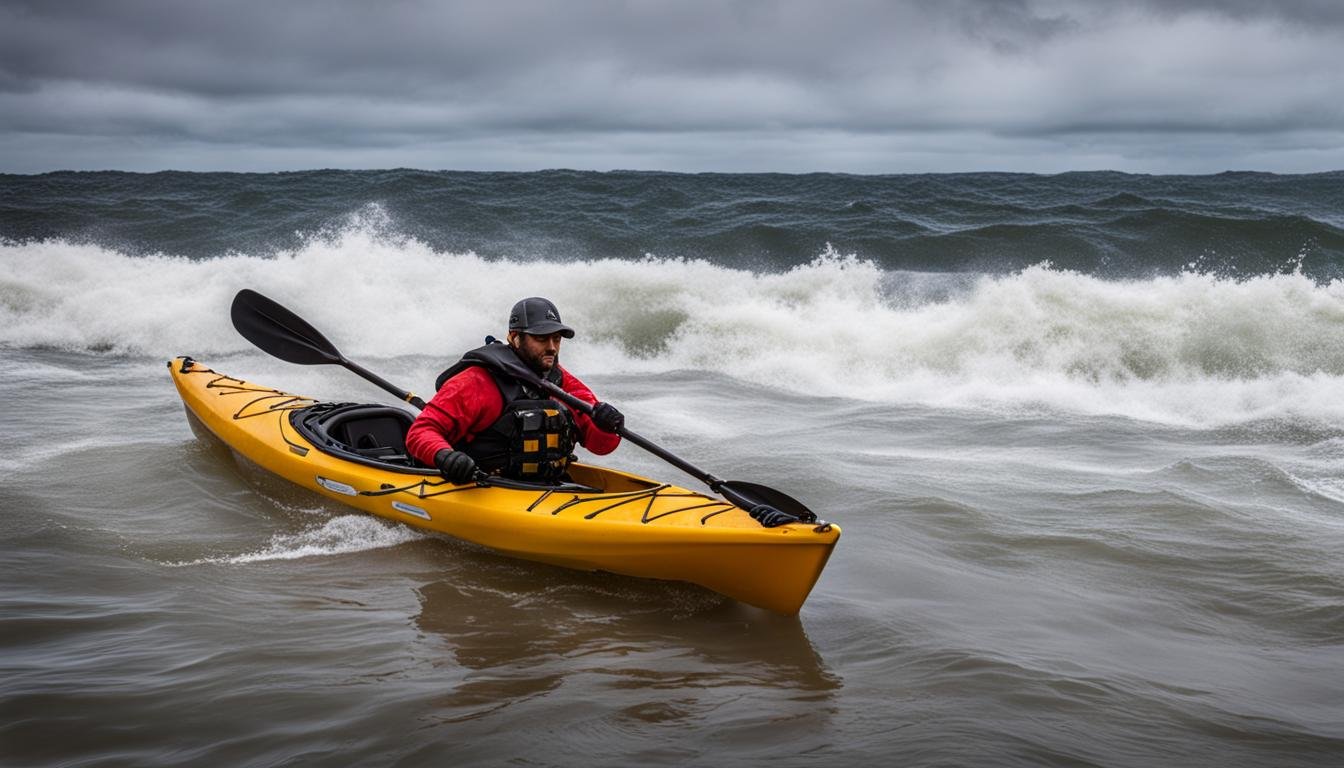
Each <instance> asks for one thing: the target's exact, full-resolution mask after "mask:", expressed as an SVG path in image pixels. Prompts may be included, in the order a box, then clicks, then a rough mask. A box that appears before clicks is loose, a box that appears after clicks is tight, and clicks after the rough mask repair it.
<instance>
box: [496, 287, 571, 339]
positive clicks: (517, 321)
mask: <svg viewBox="0 0 1344 768" xmlns="http://www.w3.org/2000/svg"><path fill="white" fill-rule="evenodd" d="M509 330H510V331H522V332H523V333H530V334H532V335H533V336H550V335H551V334H552V333H557V332H558V333H559V334H560V335H561V336H564V337H565V338H566V339H572V338H574V329H573V328H570V327H569V326H568V325H565V324H564V323H562V322H560V310H558V309H556V308H555V304H553V303H551V300H550V299H543V298H541V297H540V296H533V297H531V298H528V299H523V300H522V301H520V302H518V303H517V304H514V305H513V311H512V312H510V313H509Z"/></svg>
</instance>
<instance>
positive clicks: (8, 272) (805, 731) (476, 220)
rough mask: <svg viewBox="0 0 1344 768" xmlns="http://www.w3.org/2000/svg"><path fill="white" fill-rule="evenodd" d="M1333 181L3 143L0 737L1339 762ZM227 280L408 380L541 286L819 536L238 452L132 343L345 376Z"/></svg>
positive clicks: (652, 402)
mask: <svg viewBox="0 0 1344 768" xmlns="http://www.w3.org/2000/svg"><path fill="white" fill-rule="evenodd" d="M1342 210H1344V174H1337V173H1336V174H1319V175H1311V176H1273V175H1265V174H1224V175H1220V176H1208V177H1162V176H1156V177H1153V176H1128V175H1122V174H1110V173H1094V174H1065V175H1062V176H1030V175H1006V174H964V175H950V176H943V175H932V176H927V175H926V176H890V177H864V176H836V175H807V176H786V175H714V174H710V175H676V174H648V173H606V174H603V173H582V172H568V171H556V172H547V173H535V174H467V173H430V172H422V171H414V170H396V171H385V172H339V171H323V172H305V173H289V174H271V175H248V174H179V173H168V174H149V175H137V174H121V173H94V174H82V173H81V174H49V175H43V176H0V393H3V403H4V406H5V407H4V408H3V409H0V437H2V438H3V443H2V444H3V446H4V448H3V450H2V451H0V473H3V478H4V479H3V482H0V566H2V567H3V570H2V571H0V572H2V573H3V577H2V578H0V608H2V610H0V702H2V704H0V706H3V707H4V712H5V717H4V718H3V721H2V722H0V755H3V760H0V762H3V763H5V764H13V765H47V764H51V765H136V766H145V765H180V764H186V763H193V764H211V765H276V764H291V763H292V764H305V765H355V764H359V765H431V764H433V765H443V764H451V765H496V764H521V765H578V764H582V765H610V766H625V765H630V764H634V763H644V764H651V765H757V764H766V763H769V764H772V765H808V766H811V765H873V764H901V765H1024V766H1025V765H1098V766H1148V765H1161V764H1175V763H1180V764H1187V765H1210V766H1214V765H1218V766H1222V765H1276V766H1279V765H1303V766H1308V765H1309V766H1318V765H1331V764H1335V763H1338V762H1340V761H1341V760H1344V725H1342V724H1344V565H1342V564H1341V559H1340V556H1339V554H1340V552H1341V550H1342V549H1344V274H1342V273H1341V271H1340V268H1341V266H1344V216H1341V213H1340V212H1341V211H1342ZM241 288H252V289H254V290H258V291H260V292H262V293H264V294H266V295H268V296H270V297H271V298H274V299H276V300H277V301H279V302H280V303H282V304H284V305H285V306H287V307H289V308H291V309H293V310H294V311H295V312H297V313H298V314H300V315H301V316H303V317H304V318H305V319H307V320H308V321H309V322H310V323H312V324H313V325H314V326H315V327H317V328H318V329H320V330H321V331H322V332H323V333H324V334H325V335H326V336H327V337H328V338H329V339H330V340H331V341H332V342H333V343H334V344H336V345H337V346H338V347H339V348H340V349H341V351H342V352H343V353H345V355H346V356H347V357H349V358H350V359H352V360H355V361H357V362H359V363H360V364H361V365H364V366H365V367H367V368H369V369H372V370H374V371H375V372H377V373H379V374H380V375H382V376H383V377H384V378H387V379H389V380H391V381H392V382H394V383H396V384H398V385H400V386H403V387H405V388H408V389H411V390H415V391H419V392H420V393H422V394H428V393H427V389H428V388H429V387H431V386H432V381H433V379H434V377H435V375H437V373H438V372H439V371H440V370H442V369H443V368H444V367H445V366H446V365H447V364H449V363H451V362H453V361H455V360H456V358H457V356H458V355H459V354H460V353H461V352H462V351H464V350H465V349H468V348H470V347H472V346H476V345H478V344H480V343H481V341H482V339H483V338H484V336H485V335H486V334H495V335H499V334H501V333H502V331H503V330H504V327H505V324H506V319H507V318H506V314H507V311H508V308H509V307H510V306H511V305H512V304H513V302H514V301H516V300H517V299H519V298H521V297H523V296H529V295H542V296H547V297H549V298H551V299H552V300H554V301H555V302H556V304H557V305H558V306H559V307H560V309H561V312H562V313H563V316H564V318H565V321H566V323H568V324H569V325H571V326H573V327H574V328H575V329H576V330H577V331H578V335H577V336H576V338H574V339H573V340H567V341H566V342H565V344H564V346H563V348H562V353H561V356H562V359H563V361H564V364H565V365H566V367H567V368H569V369H570V370H572V371H573V372H575V373H576V374H578V375H579V376H580V377H582V378H583V379H584V380H585V381H586V382H587V383H588V384H589V385H590V386H591V387H592V388H593V389H594V390H595V391H597V392H598V394H599V396H600V397H602V398H603V399H606V400H609V401H611V402H613V403H616V404H617V405H618V406H619V407H620V408H621V409H622V410H623V411H624V413H625V414H626V416H627V420H628V423H629V424H630V426H631V427H632V428H633V429H635V430H636V431H638V432H640V433H641V434H643V435H645V436H647V437H649V438H650V439H652V440H654V441H655V442H657V443H658V444H660V445H663V446H665V447H667V448H668V449H670V450H672V451H673V452H675V453H677V454H678V455H681V456H683V457H685V458H687V459H689V460H691V461H692V462H694V463H695V464H697V465H699V466H701V467H704V468H706V469H708V470H710V471H711V472H713V473H715V474H717V475H719V476H720V477H725V478H731V479H739V480H746V481H750V482H756V483H763V484H766V485H769V486H771V487H775V488H779V489H781V490H784V491H786V492H788V493H790V494H791V495H794V496H796V497H798V498H799V499H801V500H803V501H804V502H805V503H807V504H808V505H809V506H811V507H812V508H813V509H815V510H816V511H818V512H819V513H820V514H821V515H822V516H823V517H825V518H826V519H829V520H833V521H835V522H837V523H839V524H840V525H841V526H843V528H844V535H843V536H842V538H841V540H840V543H839V545H838V546H837V548H836V550H835V553H834V555H833V557H832V558H831V561H830V563H829V564H828V566H827V568H826V571H825V572H824V574H823V575H822V577H821V580H820V581H819V582H818V584H817V586H816V588H815V590H814V591H813V593H812V595H811V597H810V598H809V600H808V602H807V603H806V604H805V605H804V606H803V609H802V612H801V614H800V615H799V616H797V617H787V618H786V617H780V616H775V615H772V614H769V613H767V612H764V611H761V610H758V609H755V608H751V607H748V606H743V605H740V604H737V603H734V602H732V601H730V600H728V599H726V598H723V597H720V596H718V595H715V594H713V593H710V592H707V591H705V590H703V589H700V588H697V587H693V586H689V585H684V584H675V583H660V582H653V581H646V580H638V579H631V578H625V577H616V576H611V575H608V574H589V573H579V572H574V571H569V570H563V569H558V568H552V567H548V566H542V565H536V564H531V563H526V562H520V561H517V560H513V559H509V558H507V557H503V556H501V555H498V554H495V553H493V552H490V551H488V550H485V549H482V548H480V547H477V546H474V545H471V544H467V543H463V542H459V541H455V540H452V539H448V538H445V537H439V536H431V535H426V534H424V533H420V532H417V531H415V530H413V529H411V528H408V527H404V526H400V525H396V524H392V523H389V522H385V521H382V520H380V519H376V518H373V517H369V516H366V515H362V514H359V513H356V512H354V511H353V510H351V509H348V508H345V507H342V506H340V505H339V504H336V503H334V502H331V501H328V500H326V499H323V498H321V497H318V496H317V495H315V494H313V493H310V492H307V491H304V490H302V489H299V488H297V487H294V486H291V485H289V484H287V483H285V482H284V481H281V480H278V479H276V478H273V477H269V476H266V475H264V474H259V473H258V472H257V471H255V470H254V469H253V468H251V467H249V466H248V465H247V464H246V463H244V462H239V461H238V460H236V459H235V457H234V456H233V455H232V454H231V453H230V452H229V451H228V450H227V449H226V448H224V447H222V446H220V445H218V444H216V443H213V442H210V441H202V440H198V439H197V438H196V437H195V436H194V435H193V433H192V432H191V430H190V428H189V426H188V424H187V422H186V418H185V416H184V414H183V411H182V407H181V404H180V401H179V400H178V397H177V395H176V393H175V391H174V389H173V387H172V385H171V382H170V381H169V378H168V373H167V370H166V367H165V363H166V361H167V360H169V359H170V358H172V357H174V356H176V355H182V354H187V355H192V356H193V357H195V358H197V359H198V360H201V361H203V362H205V363H206V364H208V365H210V366H211V367H213V368H215V369H216V370H219V371H222V372H226V373H229V374H230V375H234V376H238V377H241V378H245V379H248V380H251V381H256V382H261V383H264V384H267V385H272V386H276V387H280V388H283V389H286V390H289V391H295V392H301V393H304V394H309V395H313V396H317V397H323V398H331V399H342V400H367V401H369V402H390V398H389V397H388V396H387V395H385V394H384V393H382V392H381V391H379V390H377V389H375V388H373V387H372V386H371V385H369V384H367V383H366V382H364V381H363V380H361V379H359V378H357V377H355V376H354V375H352V374H350V373H348V372H346V371H344V370H343V369H340V368H336V367H326V366H322V367H311V368H307V367H300V366H294V365H290V364H286V363H283V362H281V361H278V360H275V359H273V358H269V357H267V356H265V355H264V354H262V353H260V352H259V351H257V350H255V349H253V348H251V347H250V346H249V345H248V343H247V342H246V341H245V340H243V339H242V338H241V337H240V336H239V335H238V334H237V333H236V332H235V331H234V330H233V328H232V327H231V325H230V323H229V319H228V308H229V303H230V301H231V300H232V297H233V295H234V293H236V292H237V291H238V290H239V289H241ZM584 458H586V459H590V460H591V459H592V458H593V457H591V456H587V455H584ZM601 462H602V463H604V464H608V465H611V466H615V467H618V468H621V469H625V470H629V471H633V472H637V473H640V474H644V475H650V476H654V477H658V478H662V479H666V480H669V481H671V482H677V483H680V484H684V485H687V486H688V487H698V485H697V482H696V481H695V480H694V479H693V478H690V477H687V476H685V475H683V474H681V473H680V472H679V471H678V470H675V469H674V468H672V467H670V466H668V465H666V464H664V463H662V462H661V461H660V460H658V459H657V458H655V457H653V456H651V455H649V454H646V453H643V452H641V451H640V450H639V449H638V448H637V447H635V446H632V445H626V446H622V447H621V448H620V449H619V450H618V451H616V452H615V453H614V454H612V455H610V456H607V457H602V459H601Z"/></svg>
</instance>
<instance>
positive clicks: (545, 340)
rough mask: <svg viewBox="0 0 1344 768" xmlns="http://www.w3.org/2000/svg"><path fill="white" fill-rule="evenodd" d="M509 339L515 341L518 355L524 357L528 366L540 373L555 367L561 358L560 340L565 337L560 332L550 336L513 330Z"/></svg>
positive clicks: (514, 345) (514, 346)
mask: <svg viewBox="0 0 1344 768" xmlns="http://www.w3.org/2000/svg"><path fill="white" fill-rule="evenodd" d="M509 336H510V338H509V341H511V342H513V348H514V349H516V350H518V356H519V357H521V358H523V361H524V362H526V363H527V365H528V367H530V368H531V369H532V370H534V371H536V372H537V373H540V374H545V373H546V372H547V371H549V370H551V369H552V368H554V367H555V364H556V363H557V362H558V361H559V360H560V340H561V339H563V338H564V336H561V335H560V334H559V333H552V334H551V335H549V336H533V335H532V334H530V333H520V332H517V331H515V332H513V333H511V334H509Z"/></svg>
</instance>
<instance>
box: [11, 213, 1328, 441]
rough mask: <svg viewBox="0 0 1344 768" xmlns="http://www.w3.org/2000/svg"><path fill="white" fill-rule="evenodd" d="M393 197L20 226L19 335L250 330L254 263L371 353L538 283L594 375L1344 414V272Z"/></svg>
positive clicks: (328, 329) (1074, 404) (16, 261)
mask: <svg viewBox="0 0 1344 768" xmlns="http://www.w3.org/2000/svg"><path fill="white" fill-rule="evenodd" d="M378 216H379V214H378V211H377V209H376V208H374V209H371V210H370V211H367V212H366V213H365V219H373V220H374V221H369V220H361V221H356V222H354V223H352V225H351V226H349V227H347V228H345V229H344V230H342V231H340V232H338V233H335V234H333V235H331V236H330V237H325V238H314V239H312V240H310V241H309V242H307V243H306V244H305V245H304V246H303V247H301V248H299V249H297V250H294V251H292V252H284V253H280V254H277V255H271V256H266V257H257V256H248V255H230V256H225V257H221V258H217V259H212V260H207V261H191V260H187V259H182V258H175V257H172V256H167V255H159V256H150V257H144V256H129V255H125V254H122V253H118V252H115V251H112V250H108V249H105V248H101V247H98V246H93V245H81V244H72V243H69V242H65V241H61V240H51V241H45V242H38V243H27V244H13V243H9V244H0V347H10V348H14V347H51V348H58V349H71V350H90V349H92V350H100V351H110V352H114V353H126V354H150V355H156V356H161V357H165V358H166V357H169V356H171V355H174V354H180V353H189V354H192V355H195V356H197V357H200V358H208V357H209V356H213V355H220V354H226V353H234V352H241V351H244V350H248V349H249V345H248V344H247V342H246V341H244V340H243V339H242V338H241V337H240V336H238V334H237V333H236V332H235V331H234V330H233V328H232V327H231V325H230V324H229V320H228V307H229V303H230V301H231V300H232V297H233V295H234V293H235V292H236V291H237V290H238V289H240V288H244V287H251V288H255V289H258V290H261V291H262V292H263V293H266V294H267V295H269V296H271V297H272V298H275V299H276V300H278V301H280V302H281V303H282V304H285V305H287V306H289V307H291V308H293V309H294V310H296V311H297V312H298V313H299V314H300V315H302V316H303V317H305V318H306V319H308V320H309V321H310V322H311V323H312V324H313V325H315V326H316V327H318V328H319V329H321V330H322V331H323V332H324V333H325V334H326V335H327V336H328V338H330V339H331V340H332V341H333V342H335V343H336V344H337V345H338V346H339V347H340V348H341V350H342V351H343V352H345V353H346V354H347V355H348V356H350V357H352V358H360V359H373V360H377V359H387V358H393V357H399V356H404V355H412V356H415V355H418V356H427V357H428V358H432V359H433V360H435V361H441V360H444V359H446V358H450V357H451V356H453V355H454V354H456V353H457V352H460V351H461V350H464V349H467V348H469V347H472V346H476V345H478V344H479V343H480V341H481V338H482V337H483V336H484V335H485V334H487V333H494V334H500V333H501V331H502V330H503V329H502V326H503V325H504V323H503V319H504V318H503V313H504V312H505V311H507V307H509V306H510V305H511V304H512V303H513V302H514V301H515V300H516V299H518V298H519V297H520V296H525V295H534V294H536V295H544V296H549V297H550V298H552V299H554V300H555V301H556V302H557V304H559V306H560V307H561V309H562V310H563V312H564V316H565V319H566V321H567V322H569V323H570V324H571V325H574V326H575V327H576V328H578V329H579V330H580V334H581V335H580V337H579V339H578V340H577V341H576V342H572V343H571V344H570V345H569V346H568V347H567V348H566V350H565V355H566V360H567V361H568V364H570V365H572V366H573V367H575V368H576V369H577V370H582V371H583V372H584V373H585V375H586V376H592V375H600V374H604V373H621V372H631V371H633V372H640V373H651V372H659V371H668V370H677V369H683V370H685V369H690V370H702V371H710V372H716V373H722V374H727V375H730V376H733V377H736V378H738V379H742V380H746V381H749V382H752V383H754V384H764V385H768V386H774V387H779V388H781V389H786V390H792V391H799V392H804V393H809V394H817V395H825V396H840V397H853V398H861V399H870V400H878V401H888V402H897V403H907V402H908V403H921V404H928V405H934V406H949V407H993V408H1013V409H1021V408H1029V409H1031V408H1051V409H1066V410H1070V411H1081V412H1084V413H1096V414H1120V415H1126V416H1131V417H1134V418H1139V419H1147V420H1153V421H1159V422H1165V423H1175V424H1182V425H1190V426H1210V425H1222V424H1228V423H1236V422H1241V421H1246V420H1253V419H1264V418H1271V419H1272V418H1290V419H1304V420H1306V421H1309V422H1313V423H1323V424H1327V425H1330V426H1344V398H1342V397H1341V394H1344V386H1342V385H1344V283H1340V282H1330V283H1325V284H1321V283H1317V282H1315V281H1313V280H1312V279H1310V278H1308V277H1305V276H1303V275H1301V274H1291V273H1290V274H1276V275H1265V276H1259V277H1254V278H1250V279H1241V280H1232V279H1226V278H1220V277H1218V276H1215V275H1210V274H1200V273H1185V274H1181V275H1176V276H1164V277H1155V278H1151V279H1145V280H1109V279H1103V278H1099V277H1094V276H1089V275H1084V274H1079V273H1075V272H1069V271H1063V270H1057V269H1053V268H1051V267H1050V266H1048V265H1039V266H1035V267H1032V268H1029V269H1026V270H1023V271H1020V272H1017V273H1013V274H1009V275H998V276H993V275H981V276H973V277H968V276H966V275H949V276H943V279H939V276H936V275H935V276H930V275H927V274H922V275H918V276H915V275H902V274H900V273H890V272H884V271H883V270H882V269H881V268H879V267H878V266H877V265H875V264H873V263H871V262H867V261H863V260H860V259H856V258H853V257H850V256H844V255H841V254H839V253H836V252H834V251H832V250H828V251H827V252H826V253H824V254H822V255H820V256H819V257H818V258H817V259H816V260H814V261H813V262H812V263H810V264H806V265H802V266H798V267H796V268H794V269H791V270H789V271H787V272H782V273H766V274H762V273H755V272H751V271H749V270H743V269H734V268H729V267H725V266H720V265H716V264H713V263H711V262H709V261H704V260H683V259H663V258H658V257H655V256H649V257H646V258H645V259H643V260H637V261H618V260H591V261H582V260H579V261H573V262H566V263H545V264H542V263H536V262H529V261H528V260H527V259H526V258H519V259H516V260H499V261H495V260H487V259H483V258H481V257H479V256H477V255H475V254H471V253H442V252H436V251H434V250H433V249H431V248H430V247H428V246H427V245H425V244H424V243H421V242H419V241H416V240H414V239H409V238H404V237H396V236H389V235H388V234H387V227H386V226H384V225H383V224H385V222H384V223H383V224H380V223H379V222H378V221H376V219H378ZM422 359H423V358H422ZM431 365H433V364H430V363H427V364H425V366H424V367H425V368H426V369H428V368H429V367H431Z"/></svg>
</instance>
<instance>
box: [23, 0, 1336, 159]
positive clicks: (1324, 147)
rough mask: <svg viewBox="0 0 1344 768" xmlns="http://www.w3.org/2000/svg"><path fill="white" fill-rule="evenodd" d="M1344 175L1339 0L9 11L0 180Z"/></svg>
mask: <svg viewBox="0 0 1344 768" xmlns="http://www.w3.org/2000/svg"><path fill="white" fill-rule="evenodd" d="M403 166H404V167H416V168H429V169H472V170H532V169H543V168H580V169H596V170H608V169H615V168H631V169H647V170H671V171H782V172H804V171H842V172H849V173H904V172H925V171H974V170H1009V171H1034V172H1043V173H1053V172H1058V171H1066V170H1092V169H1116V170H1123V171H1134V172H1147V173H1211V172H1218V171H1222V170H1229V169H1235V170H1243V169H1244V170H1265V171H1277V172H1310V171H1323V170H1336V169H1344V0H1299V1H1297V2H1293V1H1292V0H1278V2H1271V1H1270V0H1264V2H1261V1H1260V0H1146V1H1139V2H1105V1H1103V0H1095V1H1089V0H1073V1H1072V2H1065V1H1063V0H1061V1H1057V2H1046V1H1044V0H1043V1H1041V2H1036V1H1035V0H1001V1H995V0H946V1H941V0H889V1H887V2H879V1H877V0H826V1H823V0H815V1H812V2H755V1H748V0H666V1H664V0H644V1H633V0H632V1H630V2H586V1H584V0H568V1H566V0H555V2H512V1H511V0H481V1H479V2H465V1H462V2H459V1H443V2H439V1H437V0H415V1H410V0H406V1H395V0H393V1H389V0H383V1H382V2H375V1H368V2H365V1H364V0H358V1H356V0H281V1H277V0H216V1H214V2H204V1H202V2H188V1H187V0H103V1H98V0H88V1H87V2H62V1H60V0H0V172H16V173H35V172H42V171H48V170H56V169H124V170H137V171H153V170H161V169H183V170H261V171H270V170H291V169H306V168H387V167H403Z"/></svg>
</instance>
